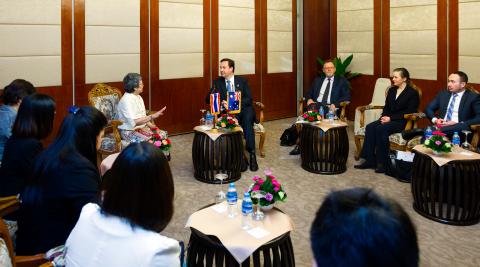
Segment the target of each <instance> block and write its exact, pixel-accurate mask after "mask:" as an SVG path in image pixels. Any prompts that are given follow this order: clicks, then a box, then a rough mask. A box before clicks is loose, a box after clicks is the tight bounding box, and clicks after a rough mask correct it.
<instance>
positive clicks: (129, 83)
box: [123, 72, 142, 93]
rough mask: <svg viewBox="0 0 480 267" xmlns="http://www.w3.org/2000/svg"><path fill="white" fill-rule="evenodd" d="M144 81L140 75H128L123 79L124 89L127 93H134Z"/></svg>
mask: <svg viewBox="0 0 480 267" xmlns="http://www.w3.org/2000/svg"><path fill="white" fill-rule="evenodd" d="M141 80H142V76H140V74H138V73H132V72H131V73H128V74H127V75H125V77H124V78H123V88H124V89H125V92H127V93H133V92H134V91H135V88H138V87H139V86H140V81H141Z"/></svg>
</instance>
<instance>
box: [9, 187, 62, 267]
mask: <svg viewBox="0 0 480 267" xmlns="http://www.w3.org/2000/svg"><path fill="white" fill-rule="evenodd" d="M19 207H20V201H19V199H18V198H17V196H10V197H3V198H0V266H13V267H15V266H16V267H27V266H43V267H47V266H53V265H52V264H51V263H50V262H47V260H46V259H45V257H44V256H45V255H44V254H37V255H32V256H19V255H15V252H14V250H13V241H12V237H11V233H10V229H9V228H8V227H7V224H5V222H4V221H3V217H4V216H5V215H8V214H10V213H12V212H14V211H16V210H17V209H18V208H19Z"/></svg>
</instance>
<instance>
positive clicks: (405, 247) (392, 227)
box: [310, 188, 419, 267]
mask: <svg viewBox="0 0 480 267" xmlns="http://www.w3.org/2000/svg"><path fill="white" fill-rule="evenodd" d="M310 237H311V245H312V250H313V255H314V259H315V262H316V265H317V266H337V267H341V266H345V267H348V266H357V267H383V266H389V267H414V266H418V263H419V249H418V243H417V234H416V231H415V227H414V225H413V223H412V221H411V220H410V218H409V217H408V215H407V213H406V212H405V211H404V210H403V208H402V207H401V206H400V205H399V204H398V203H396V202H394V201H390V200H385V199H383V198H382V197H380V196H379V195H377V194H376V193H375V192H373V191H372V190H371V189H367V188H352V189H346V190H341V191H335V192H332V193H330V194H329V195H328V196H327V197H326V199H325V200H324V202H323V203H322V206H321V207H320V209H319V210H318V212H317V214H316V216H315V219H314V221H313V224H312V228H311V230H310ZM314 266H315V264H314Z"/></svg>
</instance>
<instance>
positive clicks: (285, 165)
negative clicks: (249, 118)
mask: <svg viewBox="0 0 480 267" xmlns="http://www.w3.org/2000/svg"><path fill="white" fill-rule="evenodd" d="M293 121H294V118H291V119H283V120H277V121H271V122H267V123H265V127H266V129H267V131H268V132H267V139H266V143H265V147H266V157H265V158H260V157H258V163H259V166H260V169H259V170H258V171H257V172H255V173H252V172H250V171H247V172H244V173H243V174H242V178H241V179H240V180H239V181H238V182H237V183H236V184H237V190H241V189H242V188H245V187H247V186H248V185H250V183H251V177H253V175H254V174H259V175H263V169H264V168H266V167H269V168H271V169H272V170H273V173H274V175H275V176H277V177H278V179H279V181H280V182H281V183H283V185H284V187H285V190H286V192H287V194H288V201H287V202H286V203H280V204H279V205H278V207H279V208H281V209H282V210H283V211H285V212H286V213H287V214H288V215H290V217H291V218H292V220H293V222H294V224H295V230H294V231H293V233H292V240H293V246H294V251H295V261H296V265H297V266H311V262H312V253H311V251H310V241H309V230H310V224H311V222H312V220H313V217H314V215H315V212H316V211H317V209H318V207H319V206H320V204H321V202H322V200H323V198H324V197H325V195H326V194H327V193H328V192H330V191H331V190H334V189H342V188H349V187H355V186H362V187H369V188H374V189H375V190H376V191H377V192H378V193H380V194H381V195H383V196H386V197H389V198H392V199H395V200H396V201H398V202H399V203H400V204H401V205H402V206H403V207H404V209H405V210H406V211H407V212H408V214H409V215H410V216H411V218H412V220H413V222H414V223H415V225H416V227H417V234H418V239H419V242H420V258H421V262H420V265H421V266H432V267H433V266H435V267H437V266H480V224H477V225H474V226H450V225H444V224H440V223H437V222H434V221H431V220H428V219H426V218H424V217H422V216H420V215H419V214H417V213H416V212H415V211H414V210H413V209H412V201H413V200H412V194H411V191H410V184H405V183H400V182H398V181H396V180H395V179H393V178H390V177H388V176H385V175H379V174H375V173H374V172H373V170H357V169H354V168H353V165H354V163H355V160H354V159H353V152H354V143H353V132H352V129H351V128H352V127H350V131H349V140H350V153H349V158H348V163H347V171H346V172H345V173H343V174H341V175H320V174H313V173H309V172H307V171H305V170H303V169H302V168H301V167H300V158H299V157H298V156H289V155H288V152H289V151H290V150H291V149H292V147H281V146H280V145H279V144H280V141H279V138H280V135H281V134H282V132H283V130H284V129H286V128H287V127H288V126H289V125H290V124H291V123H292V122H293ZM172 141H173V148H172V161H171V162H170V164H171V167H172V171H173V176H174V179H175V195H176V196H175V215H174V217H173V219H172V221H171V223H170V224H169V226H168V227H167V228H166V229H165V231H164V232H163V234H165V235H167V236H169V237H173V238H176V239H178V240H183V241H185V244H188V239H189V236H190V230H189V229H187V228H184V226H185V223H186V221H187V218H188V216H189V214H191V213H193V212H194V211H196V210H197V209H199V208H200V207H202V206H205V205H207V204H209V203H212V202H213V201H214V196H215V193H216V192H217V191H218V190H219V189H220V186H219V185H211V184H205V183H202V182H199V181H197V180H196V179H195V178H194V177H193V165H192V152H191V151H192V141H193V134H184V135H177V136H173V137H172ZM257 142H258V140H257Z"/></svg>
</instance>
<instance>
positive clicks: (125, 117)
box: [117, 73, 167, 143]
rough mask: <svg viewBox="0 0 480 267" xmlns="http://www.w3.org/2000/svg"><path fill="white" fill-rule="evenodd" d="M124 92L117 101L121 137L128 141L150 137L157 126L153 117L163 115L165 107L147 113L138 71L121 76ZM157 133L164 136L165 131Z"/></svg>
mask: <svg viewBox="0 0 480 267" xmlns="http://www.w3.org/2000/svg"><path fill="white" fill-rule="evenodd" d="M123 86H124V89H125V94H124V95H123V96H122V98H121V99H120V102H118V106H117V110H118V119H119V120H120V121H122V122H123V124H122V125H120V126H119V127H118V129H119V130H120V135H121V136H122V139H123V140H125V141H127V142H128V143H130V142H142V141H146V140H148V139H150V137H151V136H152V130H153V129H156V128H157V126H156V125H155V123H154V121H153V120H154V119H156V118H158V117H160V115H163V112H164V111H165V109H166V107H164V108H162V109H161V110H160V111H157V112H155V113H153V114H151V115H147V112H146V109H145V104H144V102H143V99H142V97H141V96H140V94H141V93H142V92H143V81H142V76H140V74H138V73H128V74H127V75H125V77H124V78H123ZM159 134H160V135H161V136H162V137H163V138H166V137H167V136H166V132H164V131H160V132H159Z"/></svg>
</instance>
